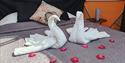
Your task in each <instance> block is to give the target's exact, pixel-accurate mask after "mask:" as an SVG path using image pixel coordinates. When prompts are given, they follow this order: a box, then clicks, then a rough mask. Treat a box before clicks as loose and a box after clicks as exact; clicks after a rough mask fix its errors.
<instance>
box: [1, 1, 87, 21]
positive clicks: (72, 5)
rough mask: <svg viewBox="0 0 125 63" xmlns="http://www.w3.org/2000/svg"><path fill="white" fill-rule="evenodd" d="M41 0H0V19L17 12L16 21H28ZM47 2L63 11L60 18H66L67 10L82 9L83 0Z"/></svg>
mask: <svg viewBox="0 0 125 63" xmlns="http://www.w3.org/2000/svg"><path fill="white" fill-rule="evenodd" d="M41 1H42V0H0V19H2V18H3V17H5V16H6V15H8V14H10V13H12V12H18V21H19V22H23V21H28V20H29V17H31V16H32V14H33V13H34V12H35V11H36V9H37V8H38V6H39V5H40V4H41ZM45 1H46V2H47V3H48V4H51V5H53V6H56V7H57V8H60V9H62V10H63V11H64V13H63V14H62V16H61V18H62V19H68V16H67V12H70V13H72V14H74V15H75V14H76V11H78V10H79V11H82V10H83V4H84V1H85V0H45Z"/></svg>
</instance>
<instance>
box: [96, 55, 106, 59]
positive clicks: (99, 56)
mask: <svg viewBox="0 0 125 63" xmlns="http://www.w3.org/2000/svg"><path fill="white" fill-rule="evenodd" d="M96 58H97V59H99V60H104V59H105V56H104V55H103V54H97V55H96Z"/></svg>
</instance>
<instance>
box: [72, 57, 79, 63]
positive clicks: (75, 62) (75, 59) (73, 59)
mask: <svg viewBox="0 0 125 63" xmlns="http://www.w3.org/2000/svg"><path fill="white" fill-rule="evenodd" d="M71 61H72V62H73V63H77V62H79V58H77V57H73V58H71Z"/></svg>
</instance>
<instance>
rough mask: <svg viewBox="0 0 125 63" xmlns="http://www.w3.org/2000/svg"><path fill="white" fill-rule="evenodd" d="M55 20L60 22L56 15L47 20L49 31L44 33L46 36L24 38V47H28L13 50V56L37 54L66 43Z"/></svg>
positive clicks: (37, 35)
mask: <svg viewBox="0 0 125 63" xmlns="http://www.w3.org/2000/svg"><path fill="white" fill-rule="evenodd" d="M55 20H57V21H60V19H59V17H58V16H57V15H52V16H50V17H49V18H48V26H49V28H50V30H47V31H45V34H46V35H47V36H44V35H40V34H34V35H30V38H25V40H26V43H25V45H29V46H28V47H20V48H15V50H14V55H22V54H27V53H31V52H37V51H41V50H44V49H47V48H51V47H52V48H60V47H62V46H63V45H64V44H65V43H66V42H67V39H66V36H65V35H64V33H63V31H62V30H61V29H60V28H59V27H58V26H57V25H56V22H55Z"/></svg>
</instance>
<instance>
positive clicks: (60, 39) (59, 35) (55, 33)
mask: <svg viewBox="0 0 125 63" xmlns="http://www.w3.org/2000/svg"><path fill="white" fill-rule="evenodd" d="M53 17H56V18H57V19H58V21H60V19H59V17H58V16H57V15H53V16H51V17H50V18H49V19H48V26H49V28H50V30H46V31H45V34H46V35H48V36H51V37H55V38H56V40H57V42H56V44H54V45H53V46H52V48H60V47H62V46H63V45H64V44H65V43H66V42H67V38H66V36H65V34H64V32H63V31H62V30H61V29H60V28H59V27H58V26H57V25H56V23H55V21H51V20H54V19H53Z"/></svg>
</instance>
